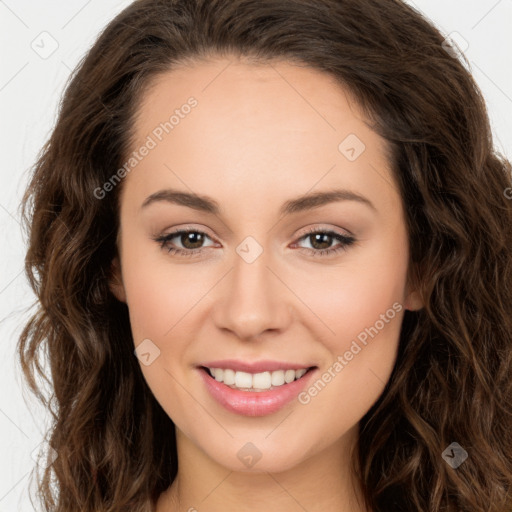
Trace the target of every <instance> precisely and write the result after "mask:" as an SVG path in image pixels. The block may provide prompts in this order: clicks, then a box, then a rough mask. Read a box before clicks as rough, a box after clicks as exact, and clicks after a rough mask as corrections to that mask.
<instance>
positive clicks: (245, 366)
mask: <svg viewBox="0 0 512 512" xmlns="http://www.w3.org/2000/svg"><path fill="white" fill-rule="evenodd" d="M199 366H205V367H206V368H222V369H226V368H230V369H231V370H235V372H247V373H260V372H273V371H276V370H300V369H301V368H310V367H312V366H314V365H313V364H302V363H285V362H280V361H254V362H252V363H249V362H244V361H237V360H236V359H223V360H222V361H220V360H218V361H208V362H206V363H201V364H200V365H199Z"/></svg>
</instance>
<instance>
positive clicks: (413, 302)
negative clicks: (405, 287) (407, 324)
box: [404, 290, 423, 311]
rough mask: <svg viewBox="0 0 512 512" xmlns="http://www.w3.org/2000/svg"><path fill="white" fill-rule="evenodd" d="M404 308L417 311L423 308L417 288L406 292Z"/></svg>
mask: <svg viewBox="0 0 512 512" xmlns="http://www.w3.org/2000/svg"><path fill="white" fill-rule="evenodd" d="M404 308H405V309H408V310H409V311H418V310H419V309H421V308H423V300H422V299H421V296H420V294H419V293H418V291H417V290H412V291H410V292H408V293H407V295H406V296H405V304H404Z"/></svg>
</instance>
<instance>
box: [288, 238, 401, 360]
mask: <svg viewBox="0 0 512 512" xmlns="http://www.w3.org/2000/svg"><path fill="white" fill-rule="evenodd" d="M398 240H400V239H398ZM400 247H401V248H400ZM407 259H408V253H407V247H406V245H405V244H402V245H400V243H398V244H397V239H396V238H394V239H392V243H391V242H390V241H388V239H383V240H382V243H379V244H377V243H376V244H374V246H373V247H371V250H367V251H364V252H363V251H359V252H357V253H356V252H354V253H352V254H350V253H347V257H346V258H345V259H344V260H343V262H342V263H340V264H339V265H336V266H332V267H329V268H325V269H321V270H320V271H319V272H315V271H312V272H310V273H309V275H306V273H304V276H303V277H302V278H301V279H300V280H299V279H296V280H295V282H296V283H297V285H296V288H295V290H296V292H297V295H299V296H300V297H304V298H306V300H304V302H305V304H306V305H307V307H308V308H309V309H310V310H311V311H312V312H313V313H314V318H313V317H312V318H313V322H314V323H315V324H317V325H319V326H320V327H315V332H316V333H317V334H319V335H321V338H322V343H323V344H324V345H325V346H326V347H327V348H328V350H329V352H330V353H331V354H343V353H344V352H345V351H346V350H349V349H350V347H351V344H352V341H353V340H355V339H358V337H359V339H360V340H363V342H364V339H365V335H366V338H368V339H373V338H372V337H371V336H370V334H369V333H368V331H370V332H372V333H373V334H374V335H375V330H374V328H375V327H376V328H377V331H378V338H379V340H380V339H382V340H383V341H384V340H388V342H387V343H386V344H383V345H384V346H387V347H390V349H391V352H393V349H394V348H395V345H396V343H395V342H397V341H398V335H399V332H400V324H401V318H402V313H400V311H402V310H403V301H404V299H405V298H404V292H405V285H406V272H407ZM290 278H291V276H290ZM394 304H395V307H393V305H394ZM383 317H384V318H383ZM318 319H320V320H321V322H319V321H318ZM312 325H313V324H311V327H312Z"/></svg>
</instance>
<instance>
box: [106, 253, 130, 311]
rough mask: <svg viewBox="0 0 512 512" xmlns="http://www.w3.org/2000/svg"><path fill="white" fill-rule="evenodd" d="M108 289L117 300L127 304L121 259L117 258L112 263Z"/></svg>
mask: <svg viewBox="0 0 512 512" xmlns="http://www.w3.org/2000/svg"><path fill="white" fill-rule="evenodd" d="M108 287H109V288H110V291H111V292H112V293H113V294H114V296H115V297H116V299H117V300H119V301H120V302H126V292H125V289H124V284H123V276H122V273H121V264H120V262H119V257H118V256H116V257H115V258H114V259H113V260H112V263H111V266H110V278H109V283H108Z"/></svg>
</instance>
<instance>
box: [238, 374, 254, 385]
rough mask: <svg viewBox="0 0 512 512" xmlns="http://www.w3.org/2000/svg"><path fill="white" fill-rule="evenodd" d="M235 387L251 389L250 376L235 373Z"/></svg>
mask: <svg viewBox="0 0 512 512" xmlns="http://www.w3.org/2000/svg"><path fill="white" fill-rule="evenodd" d="M235 386H236V387H237V388H252V375H251V374H250V373H246V372H236V373H235Z"/></svg>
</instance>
